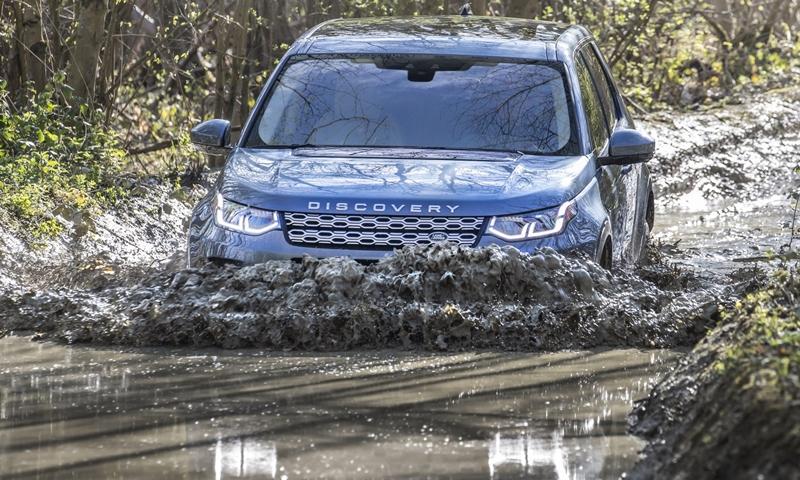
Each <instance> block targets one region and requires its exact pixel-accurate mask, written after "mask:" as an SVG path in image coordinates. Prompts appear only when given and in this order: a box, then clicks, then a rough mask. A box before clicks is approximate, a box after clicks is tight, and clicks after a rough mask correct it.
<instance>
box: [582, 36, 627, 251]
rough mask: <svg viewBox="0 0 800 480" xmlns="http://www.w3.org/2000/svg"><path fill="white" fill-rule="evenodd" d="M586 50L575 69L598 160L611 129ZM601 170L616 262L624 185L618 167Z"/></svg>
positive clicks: (600, 179) (619, 245) (601, 186)
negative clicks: (586, 58) (585, 56)
mask: <svg viewBox="0 0 800 480" xmlns="http://www.w3.org/2000/svg"><path fill="white" fill-rule="evenodd" d="M587 48H590V44H586V45H585V46H584V47H583V48H581V49H580V50H578V51H577V52H576V54H575V69H576V73H577V77H578V85H579V88H580V91H581V103H582V105H583V110H584V116H585V118H586V122H587V124H588V125H587V126H588V129H589V136H590V137H591V141H592V145H593V155H594V156H595V158H599V157H601V156H603V155H605V154H606V153H607V152H608V141H609V137H610V136H611V131H612V129H611V127H610V125H609V117H608V116H607V115H606V114H605V113H604V106H603V99H602V97H601V94H600V92H599V91H598V88H597V86H596V82H595V80H594V78H593V76H592V73H591V70H590V68H589V64H588V63H587V61H586V60H585V58H584V55H583V52H584V51H585V50H586V49H587ZM600 170H601V172H600V177H599V178H598V181H599V187H600V195H601V198H602V200H603V205H604V206H605V207H606V210H608V216H609V221H610V223H611V232H612V243H613V253H614V258H615V260H618V259H620V258H622V257H621V256H620V252H622V251H623V248H622V243H621V240H622V238H624V236H625V235H624V233H622V232H623V229H624V225H625V221H626V219H625V208H624V199H625V192H624V184H623V183H621V182H620V181H619V179H620V177H621V175H622V168H621V167H620V166H619V165H609V166H604V167H600Z"/></svg>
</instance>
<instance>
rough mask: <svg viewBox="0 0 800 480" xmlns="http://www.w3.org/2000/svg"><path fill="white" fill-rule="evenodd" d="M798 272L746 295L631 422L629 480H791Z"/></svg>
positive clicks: (796, 414) (797, 468) (799, 367)
mask: <svg viewBox="0 0 800 480" xmlns="http://www.w3.org/2000/svg"><path fill="white" fill-rule="evenodd" d="M798 274H800V271H798V270H794V271H793V272H791V273H787V272H786V271H783V272H779V274H778V275H776V277H775V279H774V280H773V281H772V282H771V285H769V287H768V288H764V289H761V290H759V291H758V292H756V293H754V294H752V295H749V296H747V297H745V298H744V299H743V300H742V301H741V302H739V303H737V304H736V306H735V307H734V308H732V309H730V310H729V312H728V314H727V315H725V320H724V321H723V322H722V323H721V324H720V325H719V326H718V327H717V328H716V329H714V330H713V331H712V332H711V333H710V334H709V335H708V336H707V337H706V338H705V339H703V341H702V342H700V343H699V344H698V345H697V347H695V349H694V350H693V351H692V352H691V353H690V354H689V355H687V356H686V357H684V358H683V359H682V360H681V362H680V364H679V365H678V367H677V368H676V369H674V370H672V371H671V372H670V373H669V374H668V375H667V376H666V377H665V378H664V379H663V380H662V381H661V382H660V383H659V384H658V385H657V386H656V387H655V388H654V389H653V391H652V392H651V393H650V396H649V397H648V398H647V399H645V400H643V401H641V402H639V403H638V404H637V405H636V408H635V409H634V412H633V414H632V416H631V421H632V425H633V428H632V431H633V433H635V434H637V435H639V436H642V437H645V438H646V439H648V440H649V441H650V444H649V445H648V447H647V448H646V449H645V457H644V459H643V460H641V461H640V462H639V463H638V464H637V465H636V468H635V469H634V470H633V471H632V472H631V474H630V475H629V478H637V479H649V478H731V479H735V478H741V479H745V478H747V479H750V478H800V465H799V464H798V463H797V461H796V460H797V452H798V451H800V429H798V425H800V408H798V402H800V353H799V352H800V317H799V316H798V300H797V299H798V298H800V276H798Z"/></svg>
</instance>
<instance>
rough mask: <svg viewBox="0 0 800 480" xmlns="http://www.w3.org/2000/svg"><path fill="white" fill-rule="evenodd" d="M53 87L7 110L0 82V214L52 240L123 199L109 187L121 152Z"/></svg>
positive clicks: (93, 117) (91, 117)
mask: <svg viewBox="0 0 800 480" xmlns="http://www.w3.org/2000/svg"><path fill="white" fill-rule="evenodd" d="M57 81H58V78H57V79H56V82H55V83H53V84H51V85H50V86H48V88H46V89H45V90H43V91H42V92H40V93H33V92H31V93H30V96H29V97H28V99H27V101H26V102H25V103H18V104H17V106H16V107H15V106H12V104H11V102H10V100H9V95H8V92H7V90H6V84H5V82H3V81H0V209H3V210H6V211H7V212H8V213H10V214H11V215H12V216H13V217H14V218H16V219H17V220H18V221H19V222H20V223H21V224H22V225H23V226H24V227H25V228H26V229H27V230H28V231H29V232H30V233H31V234H32V235H33V236H34V237H36V238H43V237H49V236H53V235H57V234H58V233H60V232H61V231H62V230H63V228H64V226H65V225H64V223H63V220H60V219H59V218H58V216H60V217H61V218H62V219H66V220H71V219H72V218H73V217H74V216H76V215H80V216H81V218H83V217H84V214H86V213H92V212H93V211H95V210H96V209H97V208H98V207H102V206H107V205H109V204H111V203H113V202H115V201H116V200H118V199H119V198H120V197H122V196H124V195H125V190H124V189H123V188H121V187H120V186H117V185H115V183H114V177H115V176H116V175H118V174H119V172H120V165H121V161H122V158H123V155H124V152H123V151H122V150H121V149H120V148H119V146H118V144H117V140H116V137H115V136H114V135H113V134H111V133H109V132H107V131H105V130H104V129H103V128H102V127H101V126H100V125H102V122H101V121H100V118H98V116H99V113H97V112H94V111H91V110H89V109H88V108H87V107H86V106H85V105H84V106H80V107H79V108H77V109H75V108H71V107H66V106H64V104H63V102H59V99H58V98H57V96H56V95H57V92H58V91H60V86H59V85H58V83H57Z"/></svg>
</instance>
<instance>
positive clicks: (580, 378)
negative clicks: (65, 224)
mask: <svg viewBox="0 0 800 480" xmlns="http://www.w3.org/2000/svg"><path fill="white" fill-rule="evenodd" d="M678 355H679V354H677V353H674V352H670V351H665V350H653V351H639V350H609V351H578V352H565V353H552V354H539V355H530V354H528V355H524V354H514V353H491V352H487V353H459V354H454V353H450V354H418V353H398V352H374V353H357V354H330V355H319V354H316V355H310V354H302V355H295V354H280V353H270V352H260V351H253V350H245V351H237V352H230V351H225V350H203V351H187V350H168V349H140V350H135V351H127V350H115V349H90V348H84V347H65V346H61V345H56V344H52V343H47V342H30V340H29V339H28V338H24V337H8V338H4V339H2V340H0V472H3V478H4V479H21V478H38V479H48V478H64V477H70V478H73V477H74V478H111V477H113V478H120V479H125V478H176V477H180V478H209V479H223V478H248V477H249V478H268V479H271V478H349V479H356V478H376V477H382V478H425V477H445V478H462V477H464V478H466V477H470V478H473V477H480V478H498V479H499V478H530V477H536V478H557V479H567V478H568V479H584V478H586V479H592V478H618V477H619V476H620V475H621V474H622V473H623V472H624V471H626V470H627V469H629V468H630V467H632V465H633V464H634V463H635V461H636V459H637V451H638V450H639V449H640V448H641V447H642V446H643V443H642V442H641V441H639V440H637V439H636V438H634V437H631V436H629V435H628V434H627V433H626V429H627V420H626V417H627V414H628V412H629V411H630V408H631V405H632V403H633V401H634V399H637V398H641V397H643V396H645V395H646V394H647V392H648V391H649V390H650V388H651V387H652V384H653V383H654V381H655V379H656V378H658V377H659V376H660V375H661V374H663V372H664V371H665V370H666V369H669V368H671V365H672V364H673V363H672V361H673V360H674V359H676V358H677V356H678Z"/></svg>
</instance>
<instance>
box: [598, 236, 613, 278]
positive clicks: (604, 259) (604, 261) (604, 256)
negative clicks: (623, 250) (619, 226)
mask: <svg viewBox="0 0 800 480" xmlns="http://www.w3.org/2000/svg"><path fill="white" fill-rule="evenodd" d="M597 263H599V264H600V266H601V267H603V268H605V269H606V270H611V267H612V266H613V265H614V251H613V247H612V245H611V238H606V241H605V243H604V244H603V249H602V250H600V255H598V256H597Z"/></svg>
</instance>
